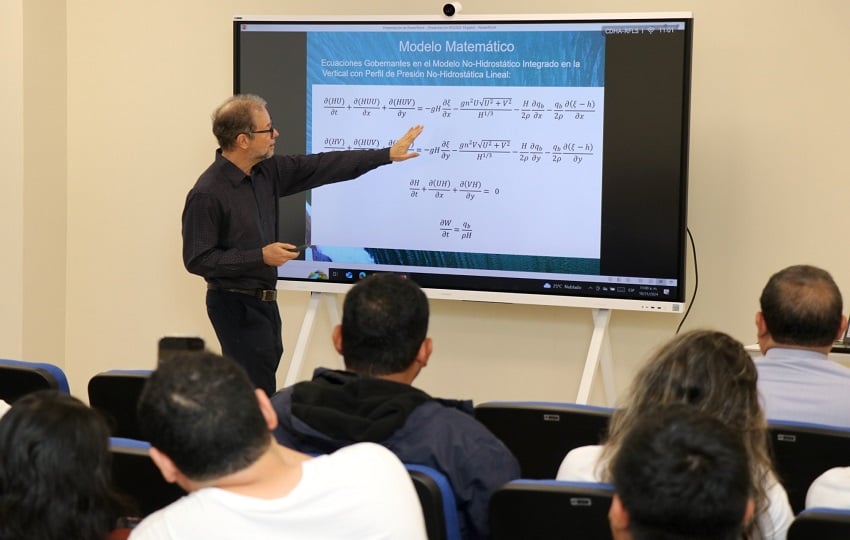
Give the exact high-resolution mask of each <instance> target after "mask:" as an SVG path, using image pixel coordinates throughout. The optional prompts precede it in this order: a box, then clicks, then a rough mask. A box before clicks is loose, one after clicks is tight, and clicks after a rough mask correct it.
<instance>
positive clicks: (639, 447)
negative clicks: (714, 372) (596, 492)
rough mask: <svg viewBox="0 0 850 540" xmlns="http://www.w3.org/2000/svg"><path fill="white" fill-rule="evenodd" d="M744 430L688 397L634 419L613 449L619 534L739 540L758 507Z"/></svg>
mask: <svg viewBox="0 0 850 540" xmlns="http://www.w3.org/2000/svg"><path fill="white" fill-rule="evenodd" d="M749 471H750V465H749V459H748V458H747V449H746V448H745V447H744V443H743V440H742V439H741V436H740V434H738V433H737V432H735V431H734V430H733V429H732V428H730V427H728V426H726V425H725V424H724V423H723V422H721V421H720V420H718V419H716V418H713V417H711V416H708V415H707V414H705V413H702V412H700V411H698V410H696V409H695V408H694V407H689V406H686V405H673V406H670V407H665V408H662V409H660V410H657V411H655V412H654V414H651V415H647V416H645V417H643V418H639V419H637V421H636V423H635V424H634V425H633V426H631V427H630V428H629V430H628V433H627V434H626V435H625V436H624V437H623V442H622V445H621V446H620V451H619V452H617V455H616V456H614V457H613V460H612V463H611V476H612V479H613V481H614V489H615V494H614V498H613V501H612V502H611V509H610V510H609V513H608V517H609V522H610V525H611V533H612V535H613V537H614V540H651V539H658V538H664V539H665V540H686V539H694V538H699V539H701V540H738V539H739V538H741V533H742V530H743V528H744V525H745V524H746V523H747V522H748V521H749V520H750V518H751V517H752V515H753V509H754V502H753V500H752V497H751V496H752V493H753V490H752V484H751V480H752V478H751V477H750V474H749Z"/></svg>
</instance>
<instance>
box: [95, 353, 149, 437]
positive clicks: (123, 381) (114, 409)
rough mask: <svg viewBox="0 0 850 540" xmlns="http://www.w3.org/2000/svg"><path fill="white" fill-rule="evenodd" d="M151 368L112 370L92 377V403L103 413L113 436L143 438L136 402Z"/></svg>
mask: <svg viewBox="0 0 850 540" xmlns="http://www.w3.org/2000/svg"><path fill="white" fill-rule="evenodd" d="M150 374H151V371H150V370H118V369H115V370H110V371H104V372H102V373H98V374H97V375H95V376H94V377H92V378H91V379H90V380H89V384H88V394H89V405H91V406H92V407H93V408H95V409H97V410H98V411H100V412H101V414H103V416H104V417H105V418H106V421H107V423H109V428H110V432H111V433H112V436H113V437H123V438H128V439H139V440H141V439H143V437H142V434H141V432H140V431H139V422H138V420H137V418H136V404H137V403H138V402H139V396H140V395H141V393H142V389H143V388H144V386H145V383H146V382H147V380H148V378H149V377H150Z"/></svg>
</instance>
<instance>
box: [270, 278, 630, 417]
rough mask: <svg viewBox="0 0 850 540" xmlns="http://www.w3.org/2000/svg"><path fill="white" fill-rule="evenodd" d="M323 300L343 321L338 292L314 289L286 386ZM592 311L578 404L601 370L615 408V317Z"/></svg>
mask: <svg viewBox="0 0 850 540" xmlns="http://www.w3.org/2000/svg"><path fill="white" fill-rule="evenodd" d="M322 303H323V304H324V305H325V307H326V308H327V313H328V318H329V321H330V324H331V327H332V328H333V327H335V326H336V325H337V324H339V323H340V316H339V306H338V304H337V298H336V294H335V293H320V292H311V293H310V301H309V303H308V304H307V312H306V313H305V314H304V320H303V321H302V322H301V330H300V331H299V332H298V338H297V339H296V341H295V349H294V350H293V352H292V360H291V361H290V362H289V368H288V369H287V371H286V379H285V380H284V382H283V386H284V388H285V387H289V386H292V385H293V384H295V383H296V382H297V380H298V373H299V372H300V371H301V365H302V364H303V363H304V355H305V354H306V352H307V349H308V348H309V346H310V341H311V339H312V337H313V330H314V327H315V325H316V316H317V315H318V312H319V306H320V304H322ZM592 312H593V334H592V335H591V337H590V346H589V347H588V350H587V358H586V359H585V362H584V371H583V373H582V376H581V383H580V384H579V389H578V396H576V403H580V404H587V400H588V398H589V397H590V389H591V387H592V385H593V378H594V376H595V375H596V371H597V369H600V370H601V374H602V386H603V389H604V391H605V399H606V401H607V403H608V406H609V407H613V406H614V403H615V401H616V399H617V396H616V389H615V387H614V369H613V365H612V363H611V341H610V339H609V338H608V323H609V322H610V320H611V310H610V309H593V310H592ZM339 362H340V368H342V367H343V365H342V358H340V361H339Z"/></svg>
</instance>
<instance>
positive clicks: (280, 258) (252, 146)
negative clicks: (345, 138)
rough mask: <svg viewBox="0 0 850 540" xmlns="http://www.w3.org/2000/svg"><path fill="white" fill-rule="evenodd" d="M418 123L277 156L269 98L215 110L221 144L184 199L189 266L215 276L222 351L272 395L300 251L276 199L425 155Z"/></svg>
mask: <svg viewBox="0 0 850 540" xmlns="http://www.w3.org/2000/svg"><path fill="white" fill-rule="evenodd" d="M421 132H422V126H415V127H412V128H410V129H409V130H408V131H407V133H405V134H404V136H402V137H401V138H400V139H399V140H398V142H397V143H396V144H394V145H393V146H392V147H390V148H383V149H380V150H357V151H345V152H325V153H319V154H313V155H290V156H278V155H274V147H275V141H276V139H277V137H278V135H279V133H278V131H277V130H276V129H275V127H274V126H273V125H272V120H271V117H270V115H269V112H268V110H267V108H266V102H265V100H264V99H262V98H260V97H258V96H254V95H236V96H233V97H231V98H229V99H228V100H227V101H225V102H224V103H223V104H222V105H221V106H220V107H219V108H218V109H216V111H215V113H214V114H213V134H214V135H215V136H216V139H218V144H219V146H220V148H219V149H218V151H217V152H216V157H215V161H214V162H213V164H212V165H210V166H209V168H208V169H207V170H206V171H204V172H203V173H202V174H201V176H200V178H198V181H197V182H196V183H195V186H194V187H193V188H192V190H191V191H190V192H189V195H188V196H187V197H186V205H185V207H184V209H183V263H184V265H185V266H186V269H187V270H189V272H191V273H193V274H198V275H199V276H202V277H203V278H204V279H205V280H206V281H207V299H206V303H207V314H208V315H209V318H210V321H211V322H212V325H213V328H214V329H215V333H216V336H218V340H219V342H220V343H221V349H222V353H223V354H224V355H225V356H227V357H230V358H232V359H233V360H235V361H236V362H237V363H239V364H240V365H241V366H242V367H243V368H245V370H246V371H247V372H248V375H249V377H250V378H251V380H252V381H253V383H254V384H255V385H256V386H257V387H259V388H261V389H263V390H264V391H265V392H266V393H267V394H269V395H271V393H272V392H273V391H274V390H275V387H276V372H277V367H278V364H279V363H280V357H281V355H282V354H283V340H282V337H281V321H280V312H279V311H278V306H277V291H276V289H275V285H276V283H277V270H276V269H277V267H278V266H280V265H282V264H284V263H285V262H287V261H289V260H291V259H294V258H295V257H297V256H298V255H299V252H298V251H296V250H295V247H296V246H294V245H293V244H289V243H285V242H279V241H278V240H279V239H278V238H277V231H278V199H279V198H280V197H284V196H286V195H291V194H294V193H298V192H301V191H305V190H308V189H312V188H315V187H319V186H322V185H325V184H330V183H333V182H339V181H342V180H349V179H352V178H356V177H358V176H360V175H362V174H363V173H365V172H368V171H370V170H372V169H374V168H376V167H379V166H381V165H386V164H387V163H390V162H391V161H404V160H407V159H410V158H413V157H416V156H418V155H419V154H418V153H416V152H410V151H409V148H410V146H411V144H413V142H414V140H416V137H417V136H419V134H420V133H421Z"/></svg>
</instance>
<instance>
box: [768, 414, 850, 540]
mask: <svg viewBox="0 0 850 540" xmlns="http://www.w3.org/2000/svg"><path fill="white" fill-rule="evenodd" d="M767 430H768V435H769V436H770V447H771V451H772V453H773V457H774V462H775V464H776V472H777V474H778V476H779V481H780V483H781V484H782V485H783V486H784V487H785V491H787V492H788V500H789V502H790V503H791V508H792V509H793V510H794V513H795V514H799V513H800V512H802V511H803V509H804V508H805V506H806V493H807V492H808V490H809V486H810V485H811V484H812V482H814V480H815V479H816V478H817V477H818V476H820V475H821V474H822V473H823V472H824V471H826V470H827V469H831V468H833V467H847V466H850V429H844V428H836V427H832V426H825V425H821V424H810V423H806V422H786V421H768V428H767ZM848 538H850V537H848Z"/></svg>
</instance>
